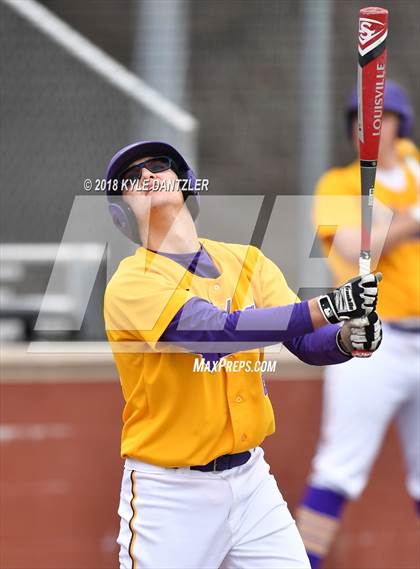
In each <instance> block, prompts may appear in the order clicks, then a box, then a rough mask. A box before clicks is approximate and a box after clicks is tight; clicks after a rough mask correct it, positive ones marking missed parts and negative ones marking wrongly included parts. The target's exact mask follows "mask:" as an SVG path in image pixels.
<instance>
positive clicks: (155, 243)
mask: <svg viewBox="0 0 420 569" xmlns="http://www.w3.org/2000/svg"><path fill="white" fill-rule="evenodd" d="M145 233H146V234H145ZM140 235H141V237H142V243H143V244H144V246H145V247H146V248H147V249H151V250H152V251H160V252H162V253H194V252H196V251H198V250H199V249H200V242H199V240H198V236H197V230H196V227H195V224H194V221H193V220H192V218H191V215H190V214H189V212H186V211H183V212H181V213H180V214H179V215H177V216H176V218H175V219H167V218H164V219H162V217H160V218H158V219H153V218H152V219H151V220H150V225H149V228H148V231H147V230H146V231H145V228H144V227H142V226H140Z"/></svg>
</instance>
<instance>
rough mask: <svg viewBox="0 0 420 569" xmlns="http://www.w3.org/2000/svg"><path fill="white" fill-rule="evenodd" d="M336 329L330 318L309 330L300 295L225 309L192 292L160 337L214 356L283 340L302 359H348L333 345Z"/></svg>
mask: <svg viewBox="0 0 420 569" xmlns="http://www.w3.org/2000/svg"><path fill="white" fill-rule="evenodd" d="M337 331H338V326H336V325H332V324H329V325H326V326H324V327H322V328H319V329H318V330H316V331H314V330H313V325H312V320H311V317H310V314H309V307H308V303H307V302H306V301H304V302H301V303H297V304H289V305H286V306H275V307H270V308H249V309H246V310H242V311H240V310H238V311H236V312H232V313H228V312H226V311H224V310H219V309H218V308H217V307H216V306H214V305H213V304H211V303H209V302H207V301H206V300H203V299H201V298H193V299H191V300H189V301H188V302H187V303H186V304H185V305H184V306H183V307H182V308H181V309H180V310H179V311H178V312H177V314H176V315H175V316H174V318H173V319H172V321H171V322H170V324H169V325H168V327H167V328H166V330H165V332H164V333H163V334H162V336H161V338H160V341H161V342H170V343H173V344H177V345H179V346H181V347H183V348H185V349H187V350H188V351H190V352H193V353H198V354H218V355H219V357H223V355H228V354H232V353H235V352H240V351H246V350H252V349H256V348H263V347H265V346H270V345H273V344H278V343H280V342H283V343H284V345H285V346H286V347H287V348H288V349H289V350H290V351H291V352H292V353H293V354H294V355H296V356H297V357H298V358H299V359H300V360H302V361H304V362H305V363H308V364H312V365H330V364H335V363H342V362H344V361H347V360H349V359H351V357H350V356H345V355H344V354H343V353H342V352H341V351H340V350H339V349H338V347H337V344H336V334H337Z"/></svg>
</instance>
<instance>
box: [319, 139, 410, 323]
mask: <svg viewBox="0 0 420 569" xmlns="http://www.w3.org/2000/svg"><path fill="white" fill-rule="evenodd" d="M397 151H398V154H399V157H400V165H401V167H402V170H403V174H404V179H405V181H404V180H403V184H402V186H401V187H397V188H391V187H388V186H386V185H384V183H383V181H381V179H380V177H379V176H377V180H376V184H375V203H374V209H373V223H374V224H375V222H381V221H382V222H386V223H389V221H390V211H389V210H386V209H385V208H384V207H383V206H387V208H389V209H390V210H393V211H396V212H402V211H404V210H407V209H408V208H409V207H410V206H413V205H414V204H416V203H417V200H418V199H419V197H418V196H419V179H418V168H419V151H418V149H417V148H416V147H415V145H414V144H413V143H412V142H411V141H409V140H406V139H403V140H399V141H398V142H397ZM381 204H383V205H381ZM381 217H382V219H381ZM313 218H314V224H315V226H316V228H317V234H318V236H319V237H320V238H321V242H322V246H323V250H324V254H325V255H326V256H327V257H328V258H327V260H328V263H329V266H330V268H331V270H332V273H333V276H334V281H335V283H336V284H337V285H338V284H342V283H343V282H345V281H346V280H348V279H349V278H351V277H352V276H354V275H355V274H357V272H358V267H357V264H356V263H351V262H349V261H347V260H345V259H343V257H342V256H341V255H340V254H339V252H338V251H337V250H336V248H335V247H334V241H333V238H334V235H335V232H336V231H337V230H339V228H340V227H343V226H347V227H354V228H358V229H360V226H361V211H360V169H359V162H358V161H355V162H353V163H352V164H350V165H348V166H346V167H342V168H333V169H331V170H329V171H328V172H327V173H326V174H324V176H322V177H321V179H320V181H319V182H318V185H317V187H316V191H315V198H314V211H313ZM376 270H378V271H381V272H382V274H383V280H382V282H381V285H380V292H379V298H378V313H379V314H380V316H381V317H382V318H383V319H386V320H401V319H404V318H411V317H417V316H420V305H419V298H420V240H419V236H417V238H415V237H414V238H413V239H411V240H407V241H405V242H402V243H400V244H398V245H397V246H395V247H393V248H392V249H391V250H389V251H387V252H385V253H384V254H382V255H381V257H380V259H379V262H378V265H377V267H376Z"/></svg>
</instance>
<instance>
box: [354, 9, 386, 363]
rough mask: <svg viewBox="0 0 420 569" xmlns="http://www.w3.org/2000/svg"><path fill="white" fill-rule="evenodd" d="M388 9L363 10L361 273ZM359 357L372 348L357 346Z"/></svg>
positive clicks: (365, 265)
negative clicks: (359, 348)
mask: <svg viewBox="0 0 420 569" xmlns="http://www.w3.org/2000/svg"><path fill="white" fill-rule="evenodd" d="M387 35H388V10H385V9H384V8H377V7H370V8H362V9H361V10H360V13H359V44H358V51H359V64H358V70H357V101H358V105H357V115H358V135H359V157H360V179H361V213H362V223H361V245H360V257H359V274H360V275H367V274H369V273H370V270H371V234H372V211H373V199H374V193H375V177H376V166H377V160H378V151H379V141H380V137H381V126H382V114H383V109H384V91H385V75H386V56H387V50H386V38H387ZM353 355H354V356H356V357H369V356H370V355H371V353H370V352H368V351H365V350H354V351H353Z"/></svg>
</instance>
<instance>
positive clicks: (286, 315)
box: [105, 142, 381, 569]
mask: <svg viewBox="0 0 420 569" xmlns="http://www.w3.org/2000/svg"><path fill="white" fill-rule="evenodd" d="M177 177H178V178H187V179H188V180H189V182H190V183H191V184H192V187H193V188H194V180H195V178H194V174H193V172H192V171H191V170H190V168H189V167H188V164H187V163H186V162H185V160H184V159H183V157H182V156H181V155H180V154H179V153H178V152H177V151H176V150H175V149H174V148H172V147H171V146H169V145H168V144H165V143H160V142H146V143H141V142H140V143H136V144H133V145H131V146H129V147H126V148H123V149H122V150H121V151H120V152H118V153H117V154H116V155H115V156H114V157H113V159H112V160H111V162H110V165H109V168H108V172H107V179H108V180H119V181H120V183H121V186H123V185H125V186H126V188H127V187H128V188H130V189H128V190H124V191H123V193H122V195H115V194H114V193H111V194H110V195H109V201H110V211H111V214H112V216H113V219H114V221H115V223H116V224H117V225H118V227H119V228H120V229H121V230H122V231H123V232H124V233H125V234H126V235H127V236H129V237H131V238H132V239H133V240H135V241H137V242H138V243H143V245H144V246H142V247H140V248H138V249H137V251H136V253H135V255H133V256H131V257H128V258H126V259H124V260H123V261H122V263H121V264H120V266H119V268H118V270H117V271H116V273H115V274H114V276H113V277H112V279H111V280H110V282H109V284H108V287H107V290H106V294H105V321H106V329H107V335H108V339H109V341H110V342H111V345H112V348H113V351H114V358H115V362H116V365H117V368H118V371H119V375H120V379H121V383H122V389H123V393H124V398H125V401H126V405H125V409H124V414H123V420H124V426H123V432H122V456H123V457H125V458H126V463H125V471H124V476H123V482H122V489H121V499H120V508H119V514H120V517H121V527H120V534H119V537H118V542H119V544H120V565H121V567H123V568H128V567H136V566H139V567H143V568H156V567H162V568H163V567H173V568H179V569H181V568H182V569H186V568H197V567H219V566H223V567H232V568H233V567H238V568H239V567H241V568H242V567H245V566H246V567H247V568H249V569H251V568H253V567H261V568H262V567H264V569H269V568H272V569H274V568H276V569H281V568H284V569H292V568H300V569H303V568H305V567H306V568H307V567H309V561H308V559H307V556H306V553H305V550H304V547H303V544H302V541H301V538H300V536H299V534H298V531H297V529H296V526H295V524H294V521H293V519H292V517H291V515H290V513H289V511H288V509H287V505H286V504H285V502H284V500H283V498H282V496H281V494H280V492H279V490H278V488H277V485H276V483H275V481H274V478H273V477H272V476H271V475H270V474H269V467H268V465H267V463H266V462H265V461H264V459H263V452H262V449H261V448H259V445H260V443H261V442H262V441H263V440H264V438H265V437H266V436H267V435H270V434H271V433H273V431H274V417H273V410H272V407H271V403H270V400H269V397H268V393H267V389H266V386H265V384H264V382H263V381H262V377H261V373H260V371H259V367H258V366H257V365H256V364H257V363H259V362H260V361H262V359H263V354H262V351H261V350H260V348H262V347H263V346H266V345H269V344H275V343H278V342H281V341H283V342H284V344H285V346H286V347H287V348H288V349H289V350H291V351H292V352H293V353H295V354H296V355H297V356H298V357H299V358H301V359H302V360H303V361H306V362H307V363H311V364H318V365H323V364H327V363H328V364H333V363H341V362H345V361H347V360H349V359H350V356H349V355H348V353H349V352H351V350H352V348H353V347H354V342H353V340H352V337H351V330H352V329H354V328H357V330H358V339H357V341H358V342H362V344H363V347H364V348H366V349H368V350H372V351H373V350H375V349H376V348H377V347H378V345H379V343H380V340H381V327H380V322H379V320H378V318H377V316H376V314H375V312H374V308H375V305H376V298H377V280H376V278H375V277H374V276H373V275H368V276H366V277H363V278H362V277H358V278H356V279H355V280H354V282H352V283H347V284H346V285H344V286H343V287H341V288H339V289H338V290H336V291H335V292H334V293H330V294H329V295H325V296H323V297H320V298H319V299H311V300H309V301H305V302H302V303H299V302H296V300H297V299H296V295H295V294H294V293H293V292H292V291H291V290H290V289H289V287H288V286H287V283H286V281H285V279H284V277H283V275H282V273H281V271H280V270H279V268H278V267H276V265H274V263H272V262H271V261H270V260H269V259H267V258H266V257H265V256H264V255H263V254H262V253H261V251H259V250H258V249H257V248H255V247H248V246H245V245H234V244H229V243H220V242H216V241H211V240H209V239H199V238H198V236H197V232H196V227H195V224H194V220H193V217H194V216H195V215H196V214H197V209H198V207H197V206H198V197H197V195H196V194H195V192H194V190H193V191H192V192H190V193H187V194H183V193H182V192H180V191H170V192H168V191H164V186H165V184H166V183H167V182H172V181H173V180H176V178H177ZM152 186H153V188H155V189H156V190H157V191H153V190H151V189H150V188H151V187H152ZM120 193H121V192H120V191H119V192H117V194H120ZM185 199H186V200H187V201H186V204H187V207H186V206H185V203H184V201H185ZM365 313H367V314H369V324H368V325H367V326H365V327H363V326H362V325H361V324H360V322H359V321H358V320H352V321H350V323H349V322H347V323H345V324H344V325H343V327H342V328H340V327H339V326H337V324H334V323H338V322H340V321H342V320H344V319H348V318H353V317H359V316H361V315H363V314H365ZM327 320H328V322H330V323H328V322H327ZM358 322H359V325H358ZM180 348H182V351H180ZM197 359H198V360H199V361H201V360H202V359H204V360H205V361H206V362H211V363H213V364H218V365H219V367H215V368H214V370H213V371H212V372H211V371H208V370H206V369H199V370H198V371H195V372H194V363H195V360H197ZM227 363H230V364H232V368H228V367H226V364H227ZM233 364H235V366H236V367H235V368H233ZM243 364H248V366H249V368H247V369H244V367H242V365H243ZM136 564H138V565H136Z"/></svg>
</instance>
